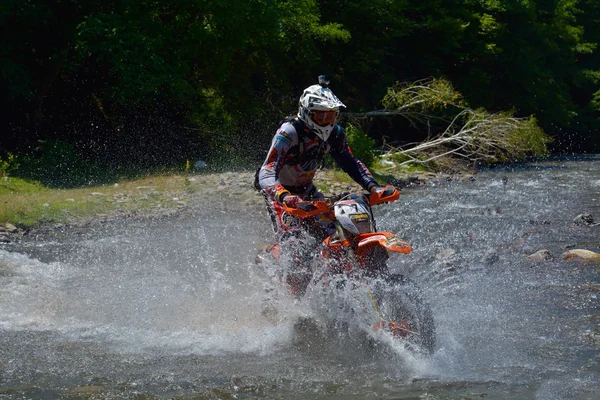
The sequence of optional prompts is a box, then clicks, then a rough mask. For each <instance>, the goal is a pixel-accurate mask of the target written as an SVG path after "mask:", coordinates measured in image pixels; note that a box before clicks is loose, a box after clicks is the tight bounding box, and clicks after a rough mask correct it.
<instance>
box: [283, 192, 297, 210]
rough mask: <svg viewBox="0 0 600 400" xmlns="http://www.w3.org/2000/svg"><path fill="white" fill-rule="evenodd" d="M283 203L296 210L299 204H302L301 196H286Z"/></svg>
mask: <svg viewBox="0 0 600 400" xmlns="http://www.w3.org/2000/svg"><path fill="white" fill-rule="evenodd" d="M282 203H283V204H285V205H286V206H288V207H290V208H296V207H297V206H298V203H302V199H301V198H300V197H299V196H296V195H293V194H286V195H285V196H284V197H283V200H282Z"/></svg>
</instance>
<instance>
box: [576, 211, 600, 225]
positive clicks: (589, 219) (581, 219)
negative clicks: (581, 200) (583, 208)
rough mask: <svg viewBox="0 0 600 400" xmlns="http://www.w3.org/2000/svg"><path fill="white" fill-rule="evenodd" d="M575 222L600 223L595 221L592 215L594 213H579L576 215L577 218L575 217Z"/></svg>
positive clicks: (582, 223)
mask: <svg viewBox="0 0 600 400" xmlns="http://www.w3.org/2000/svg"><path fill="white" fill-rule="evenodd" d="M573 222H574V223H575V225H587V226H592V225H598V224H596V223H595V222H594V217H593V216H592V214H579V215H578V216H576V217H575V219H573Z"/></svg>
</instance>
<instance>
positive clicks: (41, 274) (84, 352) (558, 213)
mask: <svg viewBox="0 0 600 400" xmlns="http://www.w3.org/2000/svg"><path fill="white" fill-rule="evenodd" d="M503 178H505V179H504V181H503ZM581 213H591V214H593V215H594V217H595V218H596V219H597V220H599V219H600V157H599V156H582V157H576V158H575V157H573V158H553V159H550V160H546V161H541V162H532V163H529V164H525V165H520V166H514V167H503V168H495V169H491V170H485V171H481V172H479V173H478V174H477V175H476V179H475V180H474V181H467V182H444V183H439V182H431V185H429V186H426V187H418V188H408V189H404V190H403V191H402V195H401V198H400V200H399V201H398V202H396V203H394V204H389V205H383V206H379V208H376V209H375V214H376V217H377V220H378V225H379V229H381V230H387V231H391V232H394V233H397V234H398V235H400V236H401V237H403V238H404V239H406V240H407V241H409V242H411V243H412V244H413V246H414V251H413V253H411V254H410V255H398V256H394V258H393V259H392V260H391V261H390V267H391V269H392V270H393V271H394V272H398V273H404V274H407V275H409V276H411V277H412V278H413V280H415V281H416V282H417V283H418V284H419V285H420V286H421V288H422V289H423V293H424V297H425V298H426V299H427V300H428V301H429V303H430V305H431V307H432V309H433V314H434V318H435V321H436V325H437V326H436V328H437V342H438V343H437V349H436V351H435V353H434V354H433V355H432V356H431V357H425V356H420V355H416V354H413V353H411V352H410V351H408V350H405V349H402V348H398V347H387V346H373V344H368V343H366V342H365V341H363V340H361V339H360V338H357V337H353V336H348V335H346V336H344V335H332V334H331V332H324V331H321V330H320V329H319V328H318V324H317V325H312V327H311V325H310V324H308V325H306V324H304V325H299V324H298V321H301V320H302V321H310V320H311V319H312V320H314V321H317V322H318V320H319V318H320V317H319V315H315V311H314V307H311V305H310V303H311V302H310V301H307V300H306V299H304V300H300V301H298V300H295V299H293V298H291V297H289V296H287V295H286V294H285V293H282V291H281V290H280V288H278V287H277V285H274V284H273V282H272V281H271V280H270V279H269V277H268V275H267V274H265V273H264V271H262V270H260V269H259V268H257V267H256V266H255V265H254V257H255V254H256V249H257V248H258V247H259V246H260V244H261V243H263V242H264V241H266V240H269V239H270V237H269V234H270V227H269V225H268V221H267V216H266V215H265V213H264V212H263V211H262V210H259V209H249V210H240V211H239V212H231V211H229V212H225V211H211V212H209V211H199V212H198V213H197V214H195V215H193V216H187V217H172V218H169V219H162V220H155V221H131V220H129V221H120V222H115V223H105V224H101V225H98V226H95V227H93V228H87V229H86V230H81V229H74V230H69V231H65V232H55V233H53V234H45V235H43V236H38V237H36V236H29V237H27V238H26V239H25V240H23V241H22V242H20V243H13V244H5V245H2V247H0V399H4V398H45V399H53V398H57V397H60V398H67V399H78V398H101V399H106V398H115V399H119V398H131V399H134V398H135V399H155V398H157V399H163V398H178V399H187V398H190V399H191V398H193V399H263V398H265V399H319V398H327V399H363V398H374V397H377V398H384V399H427V400H430V399H480V398H486V399H598V398H600V305H599V304H600V303H599V300H598V297H599V296H600V265H599V264H598V263H595V264H593V263H587V264H585V263H577V262H567V261H564V260H563V259H562V258H561V254H562V253H563V252H565V251H567V250H568V249H573V248H582V249H587V250H592V251H595V252H600V226H593V227H590V226H577V225H575V224H573V219H574V218H575V216H577V215H578V214H581ZM540 249H547V250H549V251H550V253H551V254H552V255H553V256H554V259H553V260H549V261H546V262H539V263H534V262H531V261H528V260H527V259H526V258H525V257H526V256H527V255H529V254H532V253H534V252H536V251H537V250H540ZM306 326H308V328H307V327H306Z"/></svg>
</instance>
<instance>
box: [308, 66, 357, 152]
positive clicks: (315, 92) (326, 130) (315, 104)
mask: <svg viewBox="0 0 600 400" xmlns="http://www.w3.org/2000/svg"><path fill="white" fill-rule="evenodd" d="M328 86H329V80H328V79H327V78H326V77H325V76H324V75H321V76H319V84H318V85H312V86H309V87H307V88H306V89H304V92H303V93H302V96H300V101H299V102H298V118H299V119H300V120H302V121H303V122H304V123H305V124H306V125H307V126H308V127H309V128H310V129H311V130H312V131H313V132H314V133H315V134H316V135H317V136H319V137H320V138H321V139H323V140H324V141H326V140H327V139H328V138H329V135H331V132H332V131H333V126H334V124H335V121H336V120H337V117H338V115H339V114H340V108H341V107H344V108H345V107H346V106H345V105H344V103H342V102H341V101H340V99H338V98H337V97H336V95H335V94H333V92H332V91H331V89H329V88H328Z"/></svg>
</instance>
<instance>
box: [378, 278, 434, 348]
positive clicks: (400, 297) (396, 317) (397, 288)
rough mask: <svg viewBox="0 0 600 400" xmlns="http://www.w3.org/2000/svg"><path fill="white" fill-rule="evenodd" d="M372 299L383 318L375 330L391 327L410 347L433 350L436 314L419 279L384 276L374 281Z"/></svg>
mask: <svg viewBox="0 0 600 400" xmlns="http://www.w3.org/2000/svg"><path fill="white" fill-rule="evenodd" d="M372 299H373V302H374V304H373V306H374V309H375V311H376V313H377V316H378V319H379V322H378V323H376V325H375V327H374V330H376V331H378V330H384V331H387V332H389V333H390V334H391V335H392V336H393V337H394V338H395V339H398V340H402V341H403V342H404V343H406V344H407V345H408V346H409V347H410V348H412V349H414V350H416V351H420V352H424V353H427V354H433V352H434V350H435V325H434V321H433V314H432V312H431V308H430V307H429V305H428V304H427V302H426V301H425V300H424V299H423V296H422V294H421V289H420V288H419V287H418V286H417V284H416V283H414V282H413V281H412V280H410V279H409V278H407V277H405V276H403V275H398V274H392V275H387V276H384V277H382V278H381V279H379V280H377V282H376V283H375V284H374V285H373V288H372Z"/></svg>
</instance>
